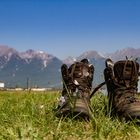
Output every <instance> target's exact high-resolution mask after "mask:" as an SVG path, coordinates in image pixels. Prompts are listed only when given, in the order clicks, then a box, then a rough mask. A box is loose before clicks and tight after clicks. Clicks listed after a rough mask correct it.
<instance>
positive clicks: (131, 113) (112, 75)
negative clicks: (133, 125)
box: [104, 59, 140, 120]
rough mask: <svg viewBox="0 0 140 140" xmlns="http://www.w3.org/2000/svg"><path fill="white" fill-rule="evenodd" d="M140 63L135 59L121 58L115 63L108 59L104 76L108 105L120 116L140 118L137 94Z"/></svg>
mask: <svg viewBox="0 0 140 140" xmlns="http://www.w3.org/2000/svg"><path fill="white" fill-rule="evenodd" d="M138 75H139V64H138V63H137V62H136V61H134V60H121V61H118V62H116V63H115V64H114V63H113V62H112V60H111V59H107V60H106V68H105V69H104V78H105V82H106V85H107V91H108V99H109V102H108V106H109V109H110V111H111V114H112V115H117V116H118V117H119V118H125V119H126V120H129V119H135V118H137V119H140V100H139V99H138V98H137V97H136V96H137V85H138Z"/></svg>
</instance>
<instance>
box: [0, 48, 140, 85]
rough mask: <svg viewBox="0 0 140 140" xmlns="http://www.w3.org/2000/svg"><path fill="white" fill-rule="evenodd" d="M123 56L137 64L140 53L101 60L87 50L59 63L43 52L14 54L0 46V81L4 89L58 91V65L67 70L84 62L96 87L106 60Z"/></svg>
mask: <svg viewBox="0 0 140 140" xmlns="http://www.w3.org/2000/svg"><path fill="white" fill-rule="evenodd" d="M125 56H127V57H128V58H130V57H133V58H134V59H135V58H137V59H138V62H139V63H140V49H134V48H125V49H122V50H118V51H116V52H114V53H110V54H105V55H104V56H103V55H101V54H100V53H98V52H97V51H95V50H91V51H87V52H84V53H83V54H81V55H80V56H77V58H76V59H75V58H72V57H68V58H67V59H65V60H61V59H59V58H57V57H56V56H53V55H51V54H48V53H46V52H43V51H35V50H27V51H25V52H18V51H17V50H15V49H13V48H10V47H7V46H0V81H1V82H4V83H5V86H6V87H23V88H28V87H52V88H56V87H62V82H61V81H62V80H61V72H60V68H61V65H62V64H63V63H65V64H67V65H68V66H69V65H70V64H72V63H73V62H74V61H75V60H81V59H83V58H88V59H89V60H90V63H92V64H93V65H94V67H95V74H94V81H93V85H97V84H99V83H100V82H103V81H104V76H103V70H104V68H105V64H104V63H105V60H106V58H108V57H109V58H111V59H112V60H113V61H114V62H115V61H118V60H120V59H125V58H124V57H125Z"/></svg>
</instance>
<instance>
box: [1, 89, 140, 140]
mask: <svg viewBox="0 0 140 140" xmlns="http://www.w3.org/2000/svg"><path fill="white" fill-rule="evenodd" d="M59 96H60V91H45V92H33V91H32V92H28V91H1V92H0V140H104V139H105V140H139V139H140V126H139V125H137V124H136V123H135V121H131V122H125V121H124V120H119V119H118V118H111V117H110V115H109V113H107V111H106V105H107V97H106V96H104V95H102V94H100V93H96V94H95V95H94V96H93V98H92V99H91V107H92V111H93V112H92V113H91V119H90V121H84V120H80V119H79V120H75V119H74V118H57V117H56V116H55V113H54V109H55V108H56V106H57V98H58V97H59Z"/></svg>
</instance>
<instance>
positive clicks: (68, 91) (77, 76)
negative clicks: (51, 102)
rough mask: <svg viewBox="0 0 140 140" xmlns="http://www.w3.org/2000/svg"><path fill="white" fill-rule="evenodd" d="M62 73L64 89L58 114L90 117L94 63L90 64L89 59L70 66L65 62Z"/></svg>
mask: <svg viewBox="0 0 140 140" xmlns="http://www.w3.org/2000/svg"><path fill="white" fill-rule="evenodd" d="M61 74H62V80H63V90H62V96H61V97H60V100H59V105H58V108H57V111H56V116H72V117H82V118H88V117H89V112H90V110H89V108H90V92H91V88H92V81H93V74H94V67H93V65H91V64H89V62H88V60H87V59H83V60H81V61H80V62H75V63H74V64H72V65H71V66H70V67H69V68H68V67H67V66H66V65H65V64H63V65H62V67H61Z"/></svg>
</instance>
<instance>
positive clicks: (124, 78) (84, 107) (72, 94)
mask: <svg viewBox="0 0 140 140" xmlns="http://www.w3.org/2000/svg"><path fill="white" fill-rule="evenodd" d="M105 65H106V67H105V69H104V78H105V82H103V83H101V84H100V85H98V86H97V87H96V88H95V89H94V90H93V91H91V90H92V81H93V76H94V66H93V65H91V64H89V62H88V60H87V59H83V60H81V61H80V62H75V63H74V64H72V65H71V66H70V67H69V68H68V67H67V65H65V64H63V65H62V67H61V74H62V79H63V90H62V96H61V97H60V100H59V105H58V107H57V111H56V116H69V115H70V116H75V117H82V118H88V119H89V117H90V108H91V106H90V98H91V97H92V96H93V95H94V93H95V92H96V91H97V90H98V89H99V88H100V87H101V86H103V85H104V84H106V86H107V91H108V106H109V110H110V112H111V114H112V115H117V116H118V117H120V118H123V117H124V118H125V119H134V118H138V119H140V101H139V100H138V98H136V97H135V95H136V94H137V85H138V76H139V64H138V63H137V62H136V61H133V60H121V61H118V62H116V63H115V64H114V63H113V61H112V60H111V59H107V60H106V61H105ZM91 92H92V93H91Z"/></svg>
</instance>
